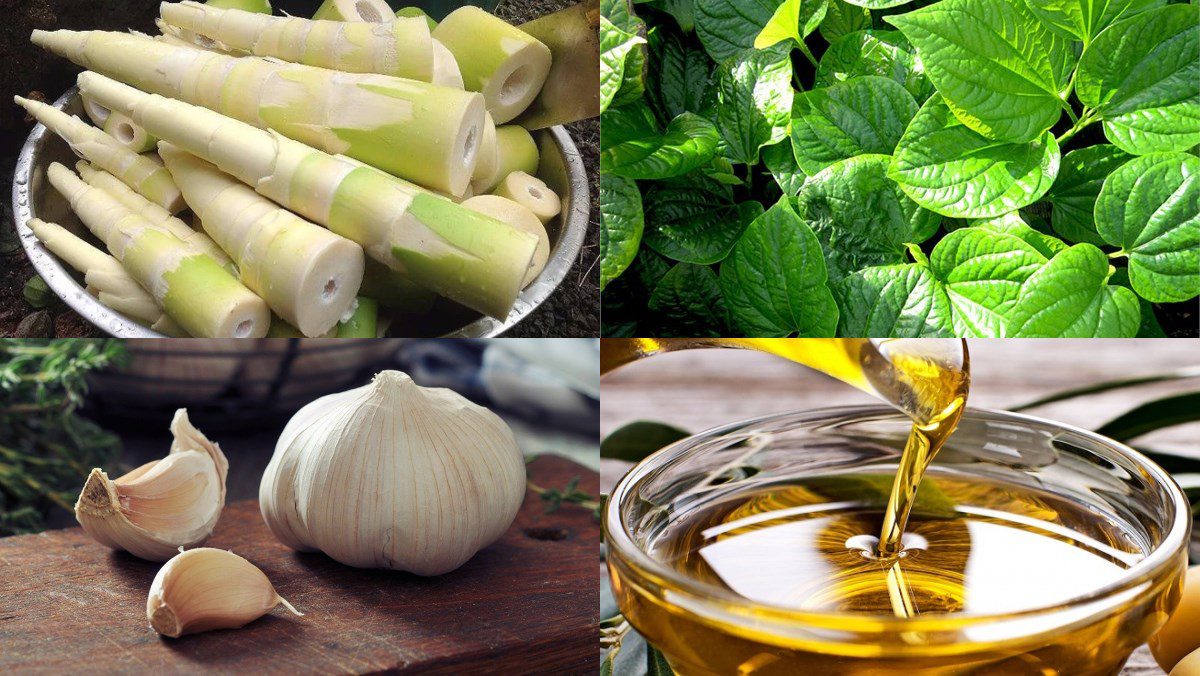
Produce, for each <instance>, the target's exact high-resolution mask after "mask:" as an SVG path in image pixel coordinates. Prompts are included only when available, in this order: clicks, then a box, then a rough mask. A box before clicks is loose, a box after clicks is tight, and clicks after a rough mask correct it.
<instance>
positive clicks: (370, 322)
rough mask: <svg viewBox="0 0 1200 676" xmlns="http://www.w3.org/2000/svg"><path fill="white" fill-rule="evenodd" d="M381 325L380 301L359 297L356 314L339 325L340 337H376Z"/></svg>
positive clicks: (338, 335)
mask: <svg viewBox="0 0 1200 676" xmlns="http://www.w3.org/2000/svg"><path fill="white" fill-rule="evenodd" d="M378 326H379V303H377V302H375V301H374V300H372V299H370V298H359V299H358V306H357V307H355V308H354V314H352V315H350V318H349V319H347V320H346V321H344V322H342V323H341V324H339V325H338V334H337V337H338V338H374V337H375V335H376V333H377V331H378Z"/></svg>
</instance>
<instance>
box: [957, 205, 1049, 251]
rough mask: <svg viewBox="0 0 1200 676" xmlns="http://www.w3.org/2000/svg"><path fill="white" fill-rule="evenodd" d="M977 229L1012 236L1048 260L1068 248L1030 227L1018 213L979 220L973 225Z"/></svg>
mask: <svg viewBox="0 0 1200 676" xmlns="http://www.w3.org/2000/svg"><path fill="white" fill-rule="evenodd" d="M971 226H972V227H975V228H983V229H985V230H988V231H991V232H994V233H997V234H1001V235H1011V236H1013V237H1016V238H1018V239H1020V240H1022V241H1024V242H1025V243H1026V244H1028V245H1029V246H1032V247H1033V248H1034V249H1037V251H1038V253H1040V254H1042V255H1043V256H1045V257H1046V258H1047V259H1049V258H1053V257H1054V255H1055V254H1057V253H1058V252H1060V251H1065V250H1066V249H1067V248H1068V246H1067V244H1066V243H1065V242H1063V241H1062V240H1061V239H1058V238H1057V237H1053V236H1051V235H1047V234H1045V233H1042V232H1038V231H1037V230H1035V229H1034V228H1032V227H1030V225H1029V224H1028V223H1026V222H1025V220H1024V219H1023V218H1021V214H1019V213H1018V212H1015V211H1014V212H1012V213H1007V214H1004V215H1003V216H997V217H995V218H984V219H980V220H977V221H975V222H973V223H972V224H971Z"/></svg>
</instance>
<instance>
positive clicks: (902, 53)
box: [816, 30, 933, 102]
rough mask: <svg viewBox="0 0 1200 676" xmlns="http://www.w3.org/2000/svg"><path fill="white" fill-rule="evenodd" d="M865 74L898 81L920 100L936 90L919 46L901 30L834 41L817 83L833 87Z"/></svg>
mask: <svg viewBox="0 0 1200 676" xmlns="http://www.w3.org/2000/svg"><path fill="white" fill-rule="evenodd" d="M863 75H878V76H880V77H886V78H889V79H891V80H895V81H896V82H898V83H900V84H901V85H903V86H904V88H905V89H907V90H908V93H909V94H912V95H913V98H915V99H916V100H917V101H918V102H923V101H925V99H927V98H929V95H930V94H932V93H933V83H932V82H930V81H929V78H928V77H926V76H925V67H924V65H922V64H921V61H920V60H919V59H918V58H917V51H916V49H915V48H914V47H913V46H912V45H911V44H909V42H908V38H906V37H904V34H903V33H901V32H900V31H885V30H866V31H859V32H857V33H850V34H849V35H846V36H844V37H842V38H840V39H839V40H837V41H836V42H834V43H832V44H831V45H830V46H829V48H828V49H826V50H825V53H824V54H822V55H821V62H820V64H819V65H818V67H817V76H816V86H818V87H822V86H829V85H832V84H834V83H836V82H842V81H845V80H849V79H852V78H855V77H859V76H863Z"/></svg>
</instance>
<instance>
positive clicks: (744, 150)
mask: <svg viewBox="0 0 1200 676" xmlns="http://www.w3.org/2000/svg"><path fill="white" fill-rule="evenodd" d="M793 94H794V91H793V90H792V62H791V60H790V59H789V58H788V56H787V52H786V51H785V50H783V49H779V48H773V49H768V50H748V51H746V52H742V53H741V54H738V55H737V56H734V57H732V58H730V59H728V60H727V61H725V62H724V63H722V64H721V65H720V66H718V67H717V126H718V127H719V128H720V130H721V136H722V138H724V140H725V145H726V148H725V151H724V154H725V156H726V157H728V158H729V159H731V160H733V161H734V162H741V163H742V164H748V165H751V166H753V165H756V164H758V150H759V148H762V147H763V146H764V145H770V144H772V143H776V142H778V141H780V140H782V139H784V138H786V137H787V126H788V121H789V119H790V116H791V110H792V96H793Z"/></svg>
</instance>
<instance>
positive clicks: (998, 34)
mask: <svg viewBox="0 0 1200 676" xmlns="http://www.w3.org/2000/svg"><path fill="white" fill-rule="evenodd" d="M887 21H888V22H889V23H891V24H892V25H894V26H896V27H897V28H899V29H900V31H901V32H903V33H904V35H905V36H906V37H907V38H908V40H909V42H911V43H912V44H913V45H914V46H916V48H917V53H918V54H919V55H920V57H921V61H922V63H924V64H925V70H926V72H927V73H928V75H929V79H931V80H932V81H933V83H934V85H936V86H937V88H938V91H939V92H940V93H941V95H942V97H943V98H944V99H945V101H946V104H947V105H948V106H949V107H950V109H951V110H952V111H953V112H954V115H955V116H956V117H958V118H959V119H960V120H961V121H962V122H963V124H965V125H966V126H967V127H968V128H970V129H972V130H974V131H976V132H978V133H979V134H982V135H984V136H985V137H987V138H989V139H996V140H998V141H1006V142H1009V143H1029V142H1032V141H1036V140H1037V139H1039V138H1041V137H1042V136H1043V135H1044V134H1045V133H1046V132H1047V131H1048V130H1049V129H1050V128H1051V127H1052V126H1054V123H1055V122H1057V121H1058V119H1059V117H1060V116H1061V115H1062V107H1063V106H1064V105H1065V104H1064V103H1063V101H1062V99H1061V98H1060V96H1061V94H1060V92H1063V91H1065V90H1066V86H1067V80H1068V78H1069V77H1070V74H1071V70H1072V68H1073V67H1074V60H1075V56H1074V52H1073V51H1072V49H1071V45H1070V43H1069V42H1068V41H1067V40H1065V39H1063V38H1062V37H1061V36H1059V35H1057V34H1055V33H1054V32H1052V31H1051V30H1050V29H1048V28H1046V26H1045V25H1043V24H1042V22H1040V21H1038V20H1037V17H1035V16H1034V15H1033V14H1032V13H1031V12H1030V11H1029V8H1028V6H1027V5H1026V4H1025V3H1024V2H1020V1H1019V0H1018V1H1015V2H1014V1H1013V0H942V1H941V2H938V3H935V4H933V5H930V6H928V7H924V8H922V9H918V10H915V11H912V12H908V13H906V14H899V15H895V16H889V17H887Z"/></svg>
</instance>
